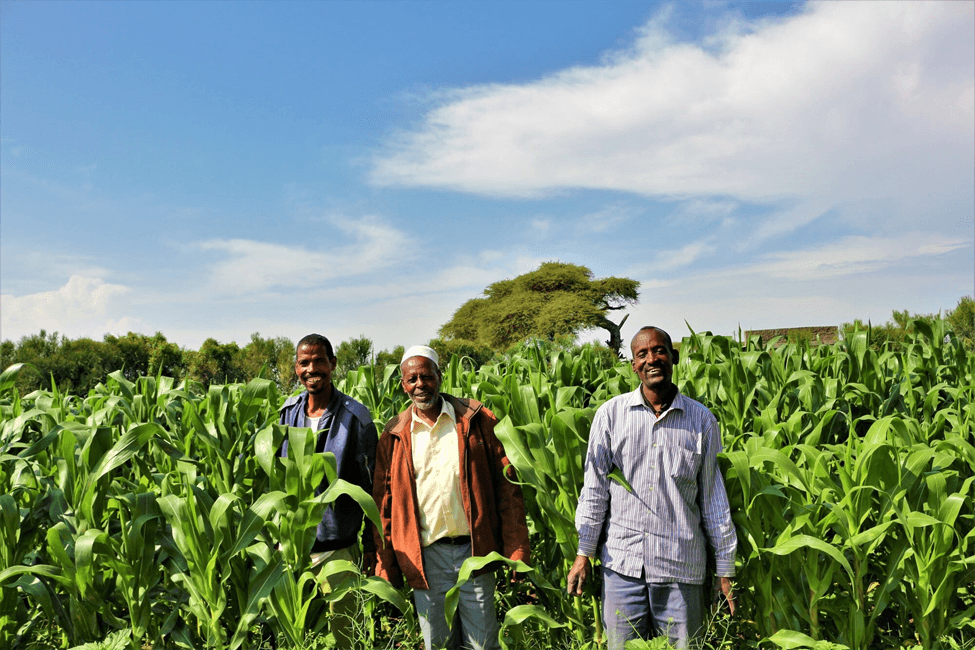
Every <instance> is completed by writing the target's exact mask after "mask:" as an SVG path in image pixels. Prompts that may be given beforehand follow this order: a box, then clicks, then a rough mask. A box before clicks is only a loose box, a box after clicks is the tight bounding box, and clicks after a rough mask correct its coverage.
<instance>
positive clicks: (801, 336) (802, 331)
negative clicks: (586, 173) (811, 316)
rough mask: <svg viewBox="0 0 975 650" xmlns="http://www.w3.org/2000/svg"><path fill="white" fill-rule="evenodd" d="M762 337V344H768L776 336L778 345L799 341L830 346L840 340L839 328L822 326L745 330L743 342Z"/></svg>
mask: <svg viewBox="0 0 975 650" xmlns="http://www.w3.org/2000/svg"><path fill="white" fill-rule="evenodd" d="M756 335H757V336H760V337H762V342H763V343H768V342H769V341H770V340H772V339H774V338H775V337H776V336H778V337H781V338H780V340H779V345H784V344H786V343H797V342H799V341H809V342H810V343H812V344H813V345H818V344H819V343H825V344H827V345H832V344H833V343H836V342H837V341H839V340H840V336H839V328H838V327H836V326H835V325H822V326H813V327H780V328H777V329H770V330H747V331H746V332H745V341H747V340H748V339H750V338H751V337H753V336H756Z"/></svg>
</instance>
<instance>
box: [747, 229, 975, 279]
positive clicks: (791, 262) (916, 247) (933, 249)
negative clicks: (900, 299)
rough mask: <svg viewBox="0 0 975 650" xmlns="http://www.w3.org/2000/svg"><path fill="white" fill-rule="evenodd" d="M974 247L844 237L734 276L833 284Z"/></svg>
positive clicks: (950, 241)
mask: <svg viewBox="0 0 975 650" xmlns="http://www.w3.org/2000/svg"><path fill="white" fill-rule="evenodd" d="M971 245H972V242H971V241H970V240H969V241H966V240H962V239H957V238H946V237H941V236H937V235H930V234H925V233H907V234H904V235H902V236H900V237H896V238H894V237H845V238H843V239H841V240H840V241H837V242H833V243H830V244H827V245H823V246H819V247H817V248H812V249H808V250H799V251H782V252H776V253H771V254H769V255H766V256H765V260H764V261H760V262H758V263H756V264H752V265H745V266H742V267H740V268H739V269H736V270H735V271H732V272H731V273H732V274H733V275H753V274H761V275H765V276H769V277H775V278H788V279H791V280H804V281H809V280H832V279H836V278H840V277H844V276H853V275H858V274H862V273H871V272H875V271H878V270H880V269H883V268H885V267H889V266H893V265H897V264H899V263H901V262H903V261H905V260H908V259H910V258H920V257H931V256H936V255H942V254H944V253H950V252H951V251H954V250H958V249H961V248H965V247H970V246H971Z"/></svg>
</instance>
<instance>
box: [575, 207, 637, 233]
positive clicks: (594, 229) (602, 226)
mask: <svg viewBox="0 0 975 650" xmlns="http://www.w3.org/2000/svg"><path fill="white" fill-rule="evenodd" d="M642 212H643V211H642V210H641V209H639V208H635V207H633V206H629V205H626V204H623V203H613V204H611V205H607V206H606V207H604V208H602V209H600V210H596V211H595V212H590V213H589V214H586V215H583V216H582V217H580V218H579V220H578V222H577V223H576V230H577V231H578V232H579V233H581V234H583V235H586V234H593V233H604V232H611V231H613V230H616V229H617V228H618V227H619V226H621V225H622V224H624V223H626V222H627V221H630V220H631V219H633V218H635V217H638V216H639V215H640V214H641V213H642Z"/></svg>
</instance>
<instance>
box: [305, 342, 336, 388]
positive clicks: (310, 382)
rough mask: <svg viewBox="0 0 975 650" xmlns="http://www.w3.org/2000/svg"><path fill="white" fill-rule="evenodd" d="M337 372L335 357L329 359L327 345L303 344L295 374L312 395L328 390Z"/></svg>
mask: <svg viewBox="0 0 975 650" xmlns="http://www.w3.org/2000/svg"><path fill="white" fill-rule="evenodd" d="M333 372H335V358H334V357H332V358H331V359H329V357H328V354H326V352H325V347H324V346H321V345H307V344H306V345H302V346H300V347H299V348H298V355H297V357H296V359H295V375H297V376H298V381H300V382H301V385H302V386H304V387H305V390H307V391H308V393H309V394H311V395H318V394H321V393H325V392H327V391H328V390H329V389H330V388H331V386H332V373H333Z"/></svg>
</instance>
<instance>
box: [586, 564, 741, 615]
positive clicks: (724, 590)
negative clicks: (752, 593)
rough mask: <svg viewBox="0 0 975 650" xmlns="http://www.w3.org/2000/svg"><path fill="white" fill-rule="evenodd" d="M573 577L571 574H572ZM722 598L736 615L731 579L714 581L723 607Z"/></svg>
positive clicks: (717, 595)
mask: <svg viewBox="0 0 975 650" xmlns="http://www.w3.org/2000/svg"><path fill="white" fill-rule="evenodd" d="M570 575H571V574H570ZM721 596H724V600H725V602H727V603H728V613H729V614H730V615H731V616H734V615H735V590H734V587H732V586H731V578H715V579H714V598H715V601H716V602H717V603H718V606H719V607H720V606H721Z"/></svg>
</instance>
